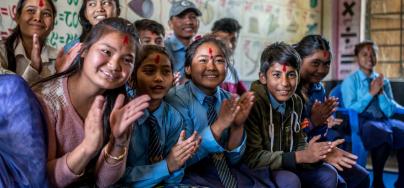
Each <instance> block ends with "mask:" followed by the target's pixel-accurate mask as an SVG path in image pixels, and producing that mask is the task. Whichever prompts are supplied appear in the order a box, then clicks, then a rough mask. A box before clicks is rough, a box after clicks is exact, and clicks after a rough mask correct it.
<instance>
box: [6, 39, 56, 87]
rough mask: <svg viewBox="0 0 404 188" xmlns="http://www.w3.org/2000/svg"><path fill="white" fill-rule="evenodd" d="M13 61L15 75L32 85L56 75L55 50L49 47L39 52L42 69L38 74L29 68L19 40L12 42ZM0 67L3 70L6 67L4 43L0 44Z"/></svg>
mask: <svg viewBox="0 0 404 188" xmlns="http://www.w3.org/2000/svg"><path fill="white" fill-rule="evenodd" d="M14 46H15V50H14V55H15V60H16V74H18V75H20V76H22V77H23V78H24V80H25V81H27V82H28V83H29V84H33V83H35V82H37V81H39V80H41V79H43V78H46V77H48V76H51V75H53V74H55V73H56V69H55V63H56V57H57V50H56V48H53V47H51V46H49V45H44V46H43V47H42V50H41V60H42V69H41V72H38V71H37V70H36V69H34V68H33V67H32V66H31V60H30V59H28V57H27V54H26V53H25V49H24V46H23V44H22V42H21V38H18V40H16V41H15V42H14ZM0 66H1V67H3V68H4V69H7V67H8V60H7V52H6V46H5V42H4V41H2V42H0Z"/></svg>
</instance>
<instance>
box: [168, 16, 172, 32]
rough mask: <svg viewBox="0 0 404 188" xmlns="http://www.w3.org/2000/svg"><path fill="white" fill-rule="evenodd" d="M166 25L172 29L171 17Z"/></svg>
mask: <svg viewBox="0 0 404 188" xmlns="http://www.w3.org/2000/svg"><path fill="white" fill-rule="evenodd" d="M168 27H170V29H171V30H172V29H173V24H172V23H171V18H170V19H169V20H168Z"/></svg>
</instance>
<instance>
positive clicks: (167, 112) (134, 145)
mask: <svg viewBox="0 0 404 188" xmlns="http://www.w3.org/2000/svg"><path fill="white" fill-rule="evenodd" d="M151 115H152V116H153V117H154V118H155V120H156V122H157V125H151V123H150V121H149V118H151ZM151 126H156V128H157V135H158V140H159V144H160V147H161V149H162V159H161V160H160V161H155V162H150V160H149V159H150V155H149V153H150V150H152V149H153V148H152V147H151V143H152V137H153V136H152V135H151V134H152V131H153V130H152V129H153V128H152V127H151ZM182 127H183V121H182V118H181V115H180V114H179V113H178V111H177V110H175V109H174V107H172V106H171V105H169V104H168V103H166V102H164V101H162V102H161V104H160V106H159V107H158V108H157V109H156V110H155V111H154V112H152V113H150V112H149V111H146V113H145V114H144V115H143V116H142V117H141V118H140V119H138V120H137V121H136V123H135V124H134V126H133V132H132V137H131V141H130V145H129V153H128V159H127V167H126V171H125V174H124V176H123V177H122V178H121V180H120V185H122V186H130V187H155V186H156V185H159V184H160V185H163V184H165V185H178V184H180V183H181V179H182V176H183V174H184V168H180V169H178V170H176V171H175V172H173V173H170V172H169V171H168V166H167V156H168V154H169V153H170V151H171V148H172V147H173V146H174V145H175V144H176V143H177V141H178V138H179V135H180V132H181V130H182Z"/></svg>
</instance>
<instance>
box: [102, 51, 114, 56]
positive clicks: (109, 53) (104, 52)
mask: <svg viewBox="0 0 404 188" xmlns="http://www.w3.org/2000/svg"><path fill="white" fill-rule="evenodd" d="M101 52H102V53H103V54H105V55H107V56H108V57H111V55H112V53H111V51H109V50H105V49H102V50H101Z"/></svg>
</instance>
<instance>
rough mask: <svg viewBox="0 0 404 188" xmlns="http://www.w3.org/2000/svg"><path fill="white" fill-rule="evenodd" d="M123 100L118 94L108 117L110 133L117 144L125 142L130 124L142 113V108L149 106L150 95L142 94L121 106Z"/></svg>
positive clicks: (122, 96)
mask: <svg viewBox="0 0 404 188" xmlns="http://www.w3.org/2000/svg"><path fill="white" fill-rule="evenodd" d="M124 100H125V97H124V95H122V94H119V95H118V97H117V98H116V101H115V105H114V108H113V109H112V112H111V116H110V117H109V122H110V126H111V134H112V136H113V138H114V139H115V140H114V141H115V143H118V144H122V143H125V142H126V141H127V140H128V137H129V134H130V131H129V130H130V129H129V127H130V125H131V124H132V123H133V122H134V121H136V120H137V119H138V118H139V117H141V116H142V115H143V110H145V109H146V108H147V107H149V100H150V97H149V96H147V95H142V96H140V97H137V98H135V99H133V100H131V101H130V102H129V103H128V104H126V105H125V106H123V103H124Z"/></svg>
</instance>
